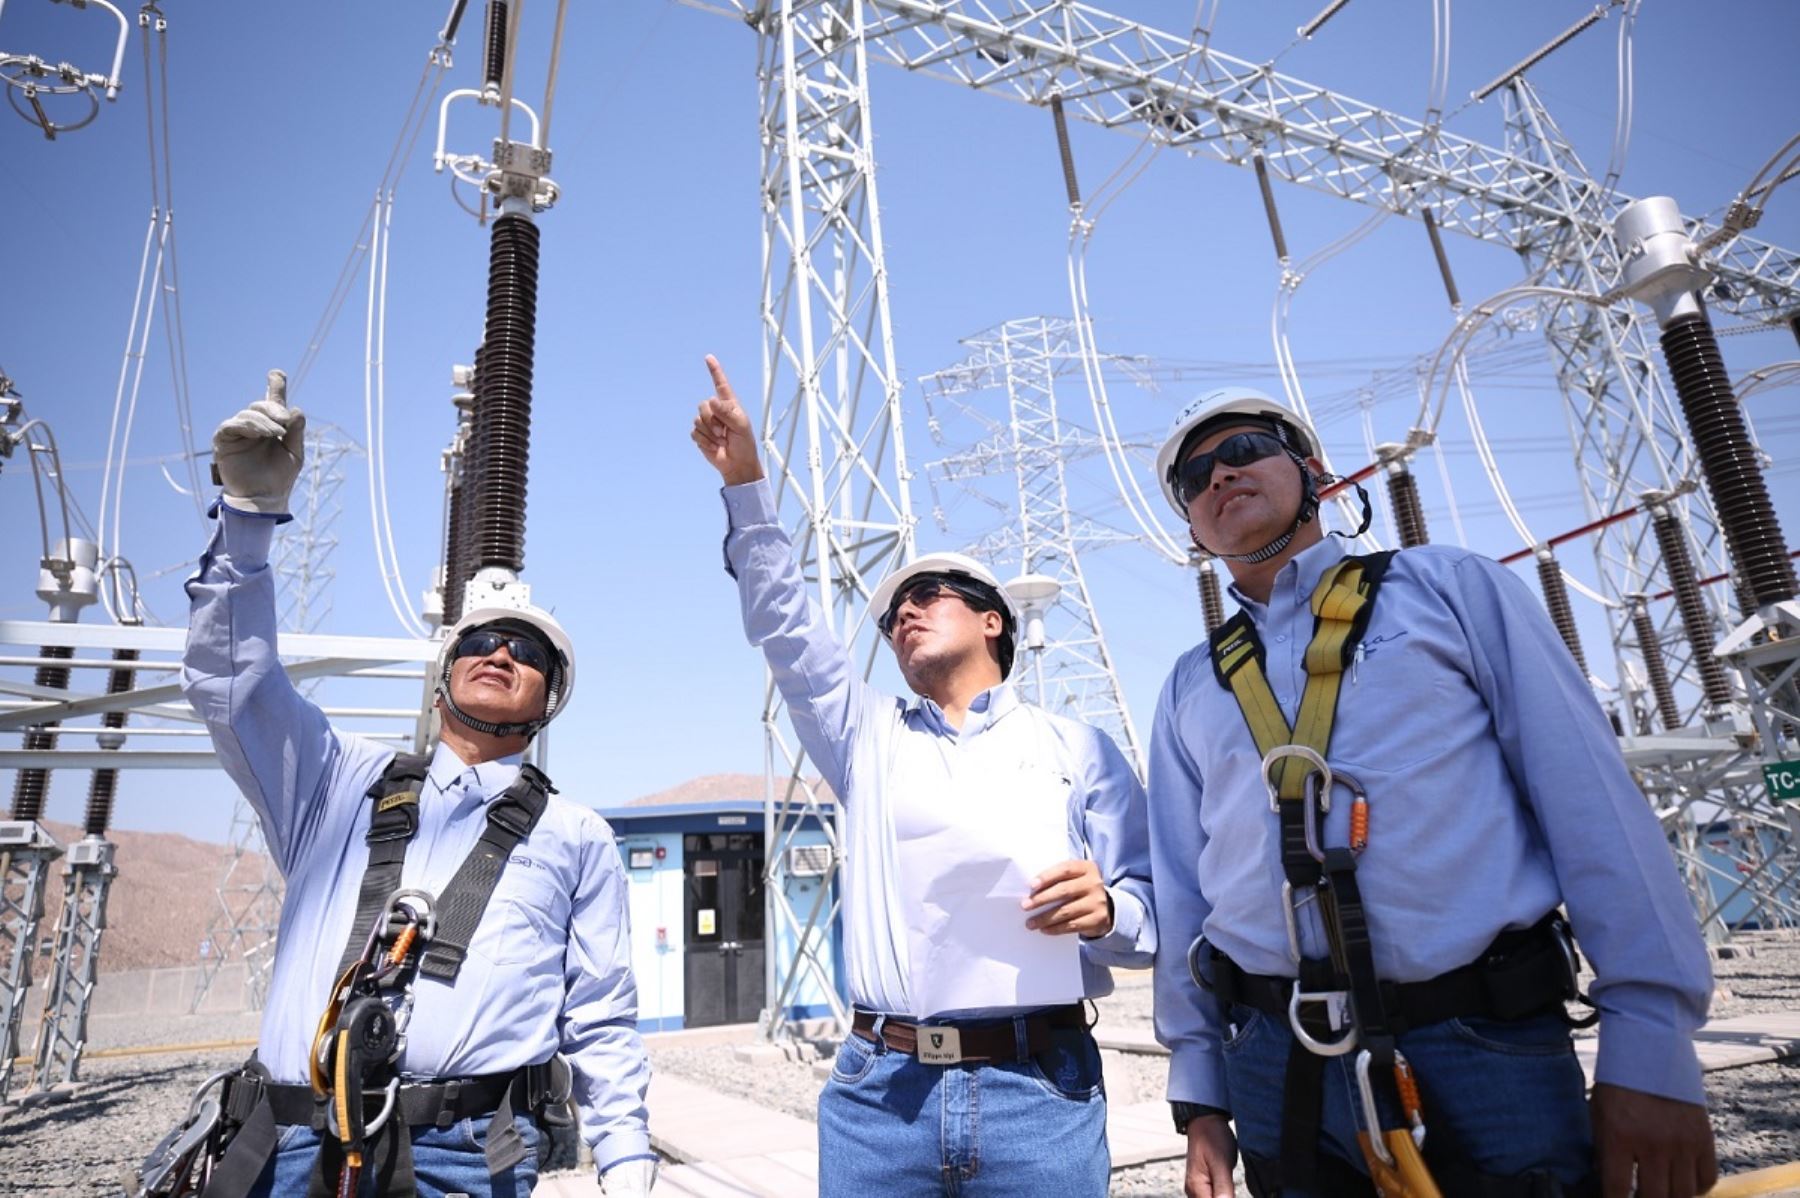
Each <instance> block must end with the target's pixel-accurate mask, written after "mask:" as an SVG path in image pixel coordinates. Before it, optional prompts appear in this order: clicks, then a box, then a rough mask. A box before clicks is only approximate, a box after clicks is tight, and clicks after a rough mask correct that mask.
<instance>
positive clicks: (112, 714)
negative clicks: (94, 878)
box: [82, 649, 138, 836]
mask: <svg viewBox="0 0 1800 1198" xmlns="http://www.w3.org/2000/svg"><path fill="white" fill-rule="evenodd" d="M137 659H138V651H137V650H136V649H114V650H113V660H114V661H115V662H134V661H136V660H137ZM136 680H137V671H136V670H135V669H132V668H131V667H130V666H115V667H114V668H113V669H112V670H111V671H110V672H109V673H108V675H107V679H106V693H107V694H109V695H122V694H124V693H125V692H126V691H128V690H130V689H131V687H132V684H133V683H134V682H135V681H136ZM126 714H127V713H125V712H123V711H109V712H107V713H106V714H105V715H103V716H101V717H100V724H101V726H102V727H105V728H123V727H124V726H125V717H126ZM101 747H102V748H105V747H106V744H105V742H104V741H103V742H102V744H101ZM118 788H119V771H118V770H95V771H94V778H93V781H92V782H90V783H89V784H88V801H87V817H86V819H84V820H83V821H82V822H83V830H84V831H86V833H87V834H88V835H89V836H104V835H105V834H106V829H107V828H108V827H110V826H111V825H112V813H113V796H114V795H115V794H117V793H118Z"/></svg>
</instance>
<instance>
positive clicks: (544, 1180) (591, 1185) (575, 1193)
mask: <svg viewBox="0 0 1800 1198" xmlns="http://www.w3.org/2000/svg"><path fill="white" fill-rule="evenodd" d="M604 1192H605V1191H603V1190H601V1188H600V1182H599V1181H598V1180H597V1179H596V1178H595V1177H594V1175H593V1173H592V1172H588V1173H585V1174H571V1175H569V1176H566V1177H540V1178H538V1183H537V1188H536V1189H534V1190H533V1191H531V1193H532V1195H533V1198H601V1195H602V1194H603V1193H604Z"/></svg>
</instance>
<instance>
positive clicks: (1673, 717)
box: [1631, 595, 1681, 732]
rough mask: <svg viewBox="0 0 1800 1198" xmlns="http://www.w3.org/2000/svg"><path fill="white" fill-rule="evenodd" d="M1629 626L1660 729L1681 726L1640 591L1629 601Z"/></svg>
mask: <svg viewBox="0 0 1800 1198" xmlns="http://www.w3.org/2000/svg"><path fill="white" fill-rule="evenodd" d="M1631 627H1632V631H1634V632H1635V633H1636V634H1637V643H1638V655H1639V656H1640V657H1642V658H1643V659H1644V678H1645V680H1646V681H1648V682H1649V684H1650V697H1651V698H1653V699H1655V700H1656V711H1657V714H1658V715H1660V716H1661V717H1662V724H1663V730H1664V731H1665V732H1673V731H1675V729H1677V728H1679V727H1681V708H1679V707H1677V706H1676V705H1675V688H1674V687H1673V686H1671V685H1670V684H1669V667H1668V663H1666V662H1665V661H1663V652H1662V641H1661V639H1660V638H1658V637H1657V635H1656V622H1655V621H1654V620H1652V619H1651V618H1650V604H1649V602H1648V601H1647V600H1646V599H1645V598H1644V597H1643V596H1642V595H1639V596H1637V598H1636V599H1635V601H1634V602H1633V603H1632V605H1631Z"/></svg>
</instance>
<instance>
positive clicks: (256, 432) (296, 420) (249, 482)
mask: <svg viewBox="0 0 1800 1198" xmlns="http://www.w3.org/2000/svg"><path fill="white" fill-rule="evenodd" d="M305 440H306V413H305V412H302V411H301V410H300V409H299V408H290V407H288V406H287V375H285V374H283V373H282V372H281V371H279V370H271V371H269V390H268V393H267V394H266V395H264V396H263V397H262V398H261V399H259V400H257V401H256V402H255V403H253V404H251V405H250V406H249V407H247V408H245V409H244V410H243V411H241V412H239V413H238V414H237V415H235V416H231V417H229V418H227V419H226V420H225V422H224V423H223V424H221V425H219V427H218V429H217V430H216V431H215V432H214V433H213V481H214V482H216V483H218V484H219V485H221V486H222V487H224V488H225V494H224V500H225V506H226V507H228V508H232V509H233V510H235V511H240V512H253V513H255V514H256V515H259V516H284V517H285V516H286V515H287V514H288V493H289V492H291V491H292V490H293V489H294V480H295V479H296V478H298V477H299V476H300V463H301V462H302V461H303V460H304V459H305V457H306V448H305Z"/></svg>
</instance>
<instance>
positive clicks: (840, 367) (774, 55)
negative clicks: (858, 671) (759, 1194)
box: [746, 0, 914, 1037]
mask: <svg viewBox="0 0 1800 1198" xmlns="http://www.w3.org/2000/svg"><path fill="white" fill-rule="evenodd" d="M864 14H865V5H864V4H863V3H862V2H861V0H771V2H770V3H767V4H759V5H757V6H756V9H755V11H754V12H749V13H746V17H747V19H748V20H749V21H750V23H751V25H752V26H753V27H754V28H755V29H756V31H757V35H758V42H759V46H760V49H759V54H758V65H757V79H758V83H759V85H760V93H761V111H762V117H761V129H762V145H763V165H762V187H761V196H762V209H763V279H764V288H763V299H762V327H763V394H762V404H761V411H762V439H763V453H764V458H765V460H766V462H767V466H768V470H769V473H770V484H771V485H772V486H773V487H774V490H775V496H776V502H777V504H778V505H779V506H778V510H779V513H780V518H781V521H782V523H783V525H784V526H785V527H786V528H787V529H788V530H789V532H790V533H791V534H792V536H793V540H794V547H795V550H796V554H797V556H798V559H799V565H800V571H801V573H802V575H803V576H805V577H806V578H807V580H808V581H809V583H810V584H811V585H812V587H813V588H814V592H813V598H814V600H815V601H816V602H817V603H818V605H819V607H820V608H821V609H822V610H823V612H824V618H825V621H826V624H827V626H828V627H829V628H830V629H831V631H832V633H833V634H835V635H836V636H837V638H838V639H839V640H840V641H841V642H842V643H843V644H844V646H845V647H846V649H847V650H848V651H849V652H850V654H851V655H852V657H853V659H855V660H858V661H859V662H861V663H862V665H863V668H864V670H865V672H866V670H867V669H868V667H869V665H870V664H871V663H872V662H873V660H874V655H875V653H876V652H877V651H879V648H880V642H879V640H878V639H877V638H876V637H875V635H874V630H873V621H872V620H870V619H869V616H868V610H867V609H868V597H869V594H870V592H871V591H873V590H874V588H875V586H876V584H877V583H878V582H880V580H881V578H882V577H883V576H884V575H886V574H887V573H888V572H889V571H890V570H891V569H893V568H894V566H895V565H896V564H898V563H899V562H901V561H903V560H904V559H905V558H906V557H907V556H908V554H909V553H910V551H911V549H912V544H913V523H914V517H913V511H912V501H911V497H910V494H909V491H908V481H909V477H910V475H909V472H908V469H907V464H906V454H905V447H904V443H903V441H902V438H901V428H900V392H901V386H900V380H899V377H898V374H897V372H896V369H895V365H894V339H893V328H892V324H891V321H890V319H889V311H888V276H887V267H886V264H885V263H884V261H883V257H882V248H881V245H882V243H881V215H880V206H879V204H878V203H877V202H876V191H875V163H874V154H873V147H872V141H871V130H870V127H869V115H868V107H869V87H868V55H867V48H868V41H867V37H866V30H865V29H864V25H863V21H864ZM783 707H784V705H783V703H782V700H781V695H780V693H779V692H778V691H777V690H776V689H775V686H774V684H773V681H772V680H771V681H769V682H767V683H766V685H765V688H764V697H763V728H764V732H765V740H764V744H765V756H764V774H765V793H764V813H765V822H764V827H765V829H766V831H765V837H766V842H765V844H766V854H767V856H766V862H767V864H766V870H767V878H768V885H767V887H766V888H765V893H766V895H767V898H766V902H767V912H766V914H767V918H766V920H765V926H766V933H765V934H766V937H767V947H766V948H765V950H764V951H765V958H764V970H765V984H766V1001H767V1004H768V1005H767V1007H766V1009H765V1013H764V1016H763V1020H762V1022H763V1027H764V1031H765V1034H767V1035H769V1036H771V1037H772V1036H774V1035H776V1034H777V1033H779V1032H780V1030H781V1028H782V1027H783V1025H784V1024H785V1023H786V1022H787V1020H788V1016H789V1008H790V1007H791V1006H793V1005H796V1004H803V1003H804V1004H811V1003H825V1004H828V1005H829V1007H830V1009H831V1011H832V1012H833V1014H834V1016H835V1018H836V1020H837V1021H838V1023H839V1024H840V1026H845V1025H847V1024H846V1020H847V1011H846V1009H845V1006H844V1001H843V999H842V997H841V996H840V995H839V994H838V990H837V986H836V985H835V984H834V982H833V980H832V977H831V973H830V961H831V957H832V944H831V937H830V932H831V928H832V925H833V923H834V922H835V920H836V917H837V908H836V904H835V901H834V900H833V897H832V896H833V895H834V894H835V892H836V890H837V887H836V886H835V885H834V884H833V882H834V879H835V878H836V874H837V870H838V867H839V864H840V863H841V861H842V859H843V852H842V846H843V838H842V835H841V831H842V828H841V825H840V824H839V823H838V817H837V816H836V815H835V814H833V813H831V812H828V811H826V810H825V809H824V806H823V804H824V802H825V801H826V800H827V798H828V796H826V795H825V794H823V793H822V792H821V790H819V789H816V788H815V787H814V786H813V785H809V783H808V781H807V779H806V761H805V754H804V751H803V750H802V749H801V748H800V745H799V742H798V740H797V739H796V738H795V737H794V736H793V735H792V734H791V730H790V729H788V728H787V727H786V726H784V721H783V719H782V714H783ZM809 817H810V818H813V819H817V820H818V823H819V826H821V827H824V828H825V829H826V831H827V835H828V836H829V838H830V845H831V860H830V863H829V864H828V865H827V866H826V867H825V871H824V875H823V876H822V877H819V879H818V881H819V885H817V886H816V887H815V888H813V891H812V893H813V895H814V896H815V900H814V901H812V902H810V903H808V904H806V906H807V909H806V910H804V911H802V910H797V909H796V908H795V905H794V904H793V903H791V902H790V901H789V899H788V896H787V893H786V882H787V879H788V878H789V876H790V861H789V858H790V855H791V853H790V850H793V849H795V848H796V847H797V846H795V845H794V843H793V839H794V834H795V833H796V832H797V831H798V830H799V829H800V827H801V826H802V824H803V823H806V822H807V821H808V819H809ZM784 942H787V943H791V946H792V947H791V951H789V950H788V949H784V948H783V947H782V946H783V944H784Z"/></svg>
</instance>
